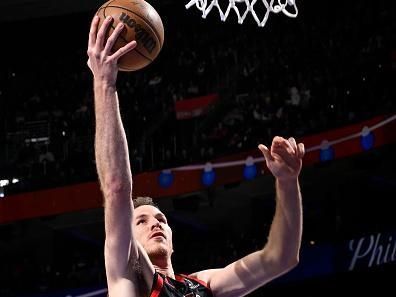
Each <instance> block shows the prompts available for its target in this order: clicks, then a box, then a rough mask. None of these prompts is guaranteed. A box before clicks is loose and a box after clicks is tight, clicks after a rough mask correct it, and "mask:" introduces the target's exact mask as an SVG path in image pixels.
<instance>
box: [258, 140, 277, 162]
mask: <svg viewBox="0 0 396 297" xmlns="http://www.w3.org/2000/svg"><path fill="white" fill-rule="evenodd" d="M258 148H259V150H260V151H261V152H262V153H263V155H264V158H265V160H266V161H273V160H274V158H273V157H272V156H271V153H270V151H269V149H268V148H267V147H266V146H265V145H263V144H259V146H258Z"/></svg>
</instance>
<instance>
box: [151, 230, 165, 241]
mask: <svg viewBox="0 0 396 297" xmlns="http://www.w3.org/2000/svg"><path fill="white" fill-rule="evenodd" d="M157 237H159V238H164V239H166V236H165V234H164V233H163V232H161V231H155V232H153V233H152V234H151V235H150V239H152V238H157Z"/></svg>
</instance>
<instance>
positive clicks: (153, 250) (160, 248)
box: [147, 242, 170, 257]
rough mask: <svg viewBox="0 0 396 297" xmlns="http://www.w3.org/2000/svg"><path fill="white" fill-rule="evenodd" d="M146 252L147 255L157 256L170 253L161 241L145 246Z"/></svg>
mask: <svg viewBox="0 0 396 297" xmlns="http://www.w3.org/2000/svg"><path fill="white" fill-rule="evenodd" d="M147 254H148V255H149V256H154V257H158V256H168V255H170V252H169V247H168V245H167V244H165V243H162V242H156V243H154V244H151V245H150V246H149V247H148V248H147Z"/></svg>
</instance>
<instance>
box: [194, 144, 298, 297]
mask: <svg viewBox="0 0 396 297" xmlns="http://www.w3.org/2000/svg"><path fill="white" fill-rule="evenodd" d="M260 149H261V150H262V151H263V154H264V156H265V158H266V162H267V166H268V167H269V169H270V170H271V172H272V173H273V174H274V176H275V177H276V190H277V197H276V201H277V203H276V209H275V216H274V218H273V221H272V224H271V228H270V233H269V236H268V241H267V244H266V245H265V246H264V248H263V249H262V250H259V251H257V252H254V253H252V254H249V255H247V256H246V257H244V258H242V259H240V260H238V261H236V262H234V263H232V264H230V265H228V266H226V267H224V268H221V269H211V270H205V271H201V272H198V273H196V274H194V275H193V276H195V277H197V278H199V279H202V280H203V281H205V282H206V283H208V285H209V286H210V288H211V289H212V292H213V294H214V296H215V297H229V296H232V297H236V296H244V295H246V294H248V293H250V292H251V291H253V290H255V289H257V288H259V287H260V286H262V285H264V284H266V283H268V282H269V281H271V280H273V279H274V278H276V277H278V276H280V275H282V274H284V273H286V272H287V271H289V270H290V269H292V268H293V267H295V266H296V265H297V263H298V260H299V249H300V245H301V235H302V205H301V193H300V188H299V183H298V174H299V172H300V170H301V164H302V162H301V160H302V157H303V155H304V147H303V145H302V144H299V145H298V146H297V144H296V143H295V141H294V139H293V140H285V139H283V138H280V137H275V138H274V141H273V144H272V147H271V151H269V150H268V149H267V148H266V147H263V146H260Z"/></svg>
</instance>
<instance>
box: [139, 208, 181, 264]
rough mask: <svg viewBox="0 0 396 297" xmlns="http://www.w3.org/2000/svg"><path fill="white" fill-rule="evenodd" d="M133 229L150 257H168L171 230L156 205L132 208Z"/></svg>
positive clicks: (170, 249)
mask: <svg viewBox="0 0 396 297" xmlns="http://www.w3.org/2000/svg"><path fill="white" fill-rule="evenodd" d="M133 231H134V235H135V236H136V239H137V241H138V242H139V243H140V244H141V245H142V246H143V248H144V249H145V250H146V252H147V254H148V255H149V257H150V258H152V257H165V256H166V257H170V255H171V254H172V252H173V246H172V230H171V228H170V227H169V225H168V221H167V219H166V217H165V215H164V214H163V213H162V212H161V211H160V210H159V209H158V208H156V207H154V206H151V205H142V206H139V207H138V208H136V209H135V210H134V219H133Z"/></svg>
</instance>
